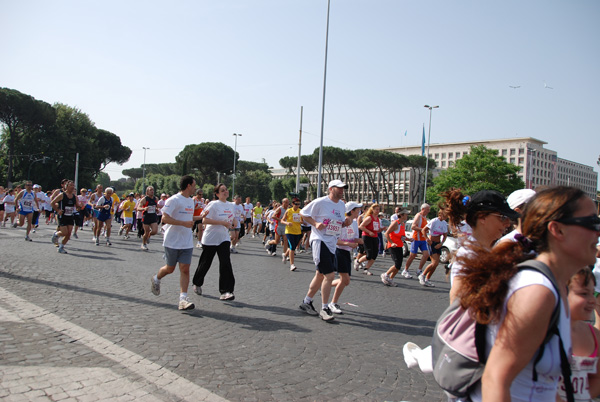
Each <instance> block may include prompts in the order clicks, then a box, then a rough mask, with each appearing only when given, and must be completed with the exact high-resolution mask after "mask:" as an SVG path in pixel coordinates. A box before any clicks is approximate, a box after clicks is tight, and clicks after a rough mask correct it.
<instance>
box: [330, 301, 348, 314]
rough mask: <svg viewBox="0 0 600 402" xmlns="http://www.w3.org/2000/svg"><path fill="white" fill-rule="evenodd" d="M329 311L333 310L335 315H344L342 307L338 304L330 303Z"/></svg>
mask: <svg viewBox="0 0 600 402" xmlns="http://www.w3.org/2000/svg"><path fill="white" fill-rule="evenodd" d="M329 310H331V312H332V313H334V314H344V313H343V312H342V309H341V308H340V305H339V304H337V303H329Z"/></svg>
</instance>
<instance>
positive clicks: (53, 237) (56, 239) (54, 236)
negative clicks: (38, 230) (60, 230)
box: [52, 232, 58, 244]
mask: <svg viewBox="0 0 600 402" xmlns="http://www.w3.org/2000/svg"><path fill="white" fill-rule="evenodd" d="M52 243H54V244H58V235H57V234H56V232H54V233H52Z"/></svg>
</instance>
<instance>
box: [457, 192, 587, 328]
mask: <svg viewBox="0 0 600 402" xmlns="http://www.w3.org/2000/svg"><path fill="white" fill-rule="evenodd" d="M586 196H587V195H586V194H585V193H584V192H583V191H582V190H580V189H578V188H574V187H566V186H557V187H550V188H547V189H544V190H542V191H540V192H539V193H537V194H536V196H535V197H534V198H532V199H531V200H530V201H529V203H528V204H527V205H526V206H525V210H524V211H523V215H522V222H521V231H522V233H523V235H524V236H525V237H526V238H527V240H528V241H527V242H520V241H517V242H501V243H499V244H498V245H497V246H495V247H494V248H492V249H491V250H490V249H488V248H486V247H483V246H481V245H477V244H472V243H470V244H469V252H468V253H466V255H464V256H462V257H459V258H458V262H459V263H460V264H461V265H462V266H463V267H464V268H463V269H462V270H461V287H460V294H459V297H460V303H461V306H462V307H463V308H465V309H466V308H470V309H471V311H472V313H473V316H474V318H475V319H476V320H477V322H479V323H482V324H489V323H490V322H497V321H498V319H499V318H500V315H501V311H502V306H503V303H504V299H505V297H506V292H507V291H508V283H509V281H510V279H511V278H512V277H513V276H515V274H516V273H517V271H518V269H517V264H519V263H520V262H522V261H525V260H528V259H531V258H534V254H532V253H531V251H532V250H534V251H536V252H537V253H541V252H545V251H549V239H548V223H550V222H552V221H556V220H559V219H562V218H570V217H572V216H573V214H574V213H575V211H576V210H577V204H578V202H579V200H581V199H582V198H584V197H586ZM531 246H533V247H531Z"/></svg>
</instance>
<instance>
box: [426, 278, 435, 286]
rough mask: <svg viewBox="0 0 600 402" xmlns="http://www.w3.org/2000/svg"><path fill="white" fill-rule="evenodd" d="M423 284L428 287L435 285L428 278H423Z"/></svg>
mask: <svg viewBox="0 0 600 402" xmlns="http://www.w3.org/2000/svg"><path fill="white" fill-rule="evenodd" d="M425 286H427V287H429V288H434V287H435V285H434V284H433V282H430V281H429V280H428V279H425Z"/></svg>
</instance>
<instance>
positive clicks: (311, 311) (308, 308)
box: [298, 301, 319, 315]
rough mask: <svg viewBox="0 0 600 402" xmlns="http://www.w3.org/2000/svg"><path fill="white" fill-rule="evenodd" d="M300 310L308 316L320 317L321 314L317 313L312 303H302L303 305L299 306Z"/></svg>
mask: <svg viewBox="0 0 600 402" xmlns="http://www.w3.org/2000/svg"><path fill="white" fill-rule="evenodd" d="M298 308H300V310H302V311H304V312H305V313H306V314H308V315H319V313H317V310H315V308H314V306H313V303H312V301H311V302H310V303H304V302H302V304H301V305H300V306H298Z"/></svg>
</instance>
